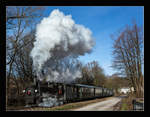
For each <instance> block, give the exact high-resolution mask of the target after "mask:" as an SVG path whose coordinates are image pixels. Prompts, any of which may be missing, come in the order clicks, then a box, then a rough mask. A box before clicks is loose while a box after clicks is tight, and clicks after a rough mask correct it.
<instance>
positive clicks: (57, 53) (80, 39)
mask: <svg viewBox="0 0 150 117" xmlns="http://www.w3.org/2000/svg"><path fill="white" fill-rule="evenodd" d="M93 46H94V42H93V38H92V32H91V31H90V30H89V29H88V28H85V27H84V26H83V25H79V24H75V22H74V20H73V19H72V17H71V15H66V16H65V15H64V14H63V13H62V12H60V11H59V10H58V9H56V10H53V11H52V12H51V14H50V15H49V16H48V17H46V18H43V20H42V21H41V22H40V23H39V24H38V25H37V27H36V41H35V42H34V48H33V49H32V51H31V57H32V59H33V65H34V68H35V70H36V71H37V73H38V72H40V70H41V69H42V67H43V65H44V64H45V62H46V61H48V60H50V61H51V63H52V64H54V63H55V62H56V61H57V60H61V59H64V58H66V57H68V56H74V57H76V58H77V57H78V56H80V55H84V54H85V53H89V52H90V51H91V49H92V47H93ZM52 71H54V72H53V73H52V74H53V76H55V77H56V76H59V75H60V73H59V71H55V70H51V72H52ZM69 71H70V69H68V70H67V69H66V70H65V71H64V74H65V73H66V74H67V73H68V74H69V73H72V72H69ZM61 74H63V73H61ZM77 74H78V72H77ZM64 76H65V75H64ZM59 77H60V76H59Z"/></svg>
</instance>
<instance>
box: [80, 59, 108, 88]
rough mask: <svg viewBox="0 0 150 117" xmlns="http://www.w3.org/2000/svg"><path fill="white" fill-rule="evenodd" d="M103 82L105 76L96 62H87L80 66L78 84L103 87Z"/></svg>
mask: <svg viewBox="0 0 150 117" xmlns="http://www.w3.org/2000/svg"><path fill="white" fill-rule="evenodd" d="M105 81H106V76H105V74H104V73H103V69H102V68H101V67H100V66H99V64H98V62H97V61H92V62H89V63H87V64H86V65H85V66H83V65H82V78H81V79H79V83H82V84H88V85H95V86H104V85H105Z"/></svg>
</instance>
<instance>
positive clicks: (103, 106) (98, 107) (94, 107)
mask: <svg viewBox="0 0 150 117" xmlns="http://www.w3.org/2000/svg"><path fill="white" fill-rule="evenodd" d="M122 98H125V96H120V97H111V98H109V99H107V100H105V101H102V102H98V103H94V104H90V105H87V106H84V107H82V108H78V109H74V110H72V111H113V110H114V106H115V105H116V104H117V103H118V102H120V101H121V100H122Z"/></svg>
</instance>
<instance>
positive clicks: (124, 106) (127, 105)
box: [120, 94, 136, 111]
mask: <svg viewBox="0 0 150 117" xmlns="http://www.w3.org/2000/svg"><path fill="white" fill-rule="evenodd" d="M135 98H136V97H135V95H133V94H129V95H128V96H127V98H124V99H122V101H121V105H120V110H121V111H132V110H133V104H132V100H133V99H135Z"/></svg>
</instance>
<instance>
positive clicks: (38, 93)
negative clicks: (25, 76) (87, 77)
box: [23, 82, 114, 107]
mask: <svg viewBox="0 0 150 117" xmlns="http://www.w3.org/2000/svg"><path fill="white" fill-rule="evenodd" d="M23 93H24V98H25V102H26V105H36V106H45V105H46V106H48V107H51V106H56V105H61V104H64V103H68V102H75V101H81V100H87V99H94V98H102V97H109V96H113V95H114V92H113V89H108V88H104V87H96V86H89V85H82V84H64V83H49V82H47V83H41V82H38V83H36V84H35V85H32V86H30V87H28V88H26V89H25V90H23ZM52 100H53V102H51V101H52ZM48 101H49V102H51V104H48V103H49V102H48ZM44 102H45V103H44ZM56 102H57V103H56ZM42 103H43V104H42ZM52 103H53V104H52Z"/></svg>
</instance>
